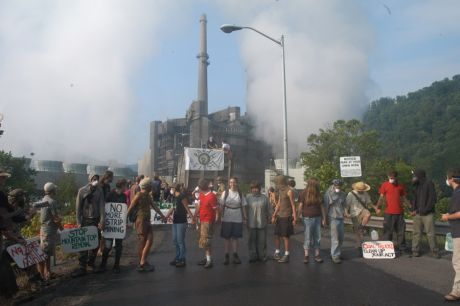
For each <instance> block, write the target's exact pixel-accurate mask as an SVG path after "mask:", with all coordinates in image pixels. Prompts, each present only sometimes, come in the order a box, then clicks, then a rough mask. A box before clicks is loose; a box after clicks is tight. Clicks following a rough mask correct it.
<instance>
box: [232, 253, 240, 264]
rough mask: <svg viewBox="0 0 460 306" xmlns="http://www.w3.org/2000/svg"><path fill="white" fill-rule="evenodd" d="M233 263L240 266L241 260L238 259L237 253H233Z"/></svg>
mask: <svg viewBox="0 0 460 306" xmlns="http://www.w3.org/2000/svg"><path fill="white" fill-rule="evenodd" d="M233 263H234V264H236V265H239V264H241V259H240V257H239V256H238V254H237V253H233Z"/></svg>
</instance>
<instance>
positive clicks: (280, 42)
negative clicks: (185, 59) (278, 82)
mask: <svg viewBox="0 0 460 306" xmlns="http://www.w3.org/2000/svg"><path fill="white" fill-rule="evenodd" d="M220 29H221V30H222V32H224V33H231V32H233V31H239V30H242V29H249V30H252V31H254V32H256V33H258V34H260V35H262V36H263V37H265V38H268V39H270V40H271V41H273V42H274V43H276V44H277V45H279V46H281V49H282V55H283V69H282V75H283V148H284V156H283V161H284V169H283V174H284V175H286V176H288V175H289V167H288V136H287V104H286V68H285V67H286V63H285V55H284V35H281V39H280V40H276V39H274V38H272V37H270V36H268V35H267V34H264V33H262V32H260V31H259V30H256V29H254V28H251V27H242V26H236V25H232V24H224V25H222V26H221V27H220Z"/></svg>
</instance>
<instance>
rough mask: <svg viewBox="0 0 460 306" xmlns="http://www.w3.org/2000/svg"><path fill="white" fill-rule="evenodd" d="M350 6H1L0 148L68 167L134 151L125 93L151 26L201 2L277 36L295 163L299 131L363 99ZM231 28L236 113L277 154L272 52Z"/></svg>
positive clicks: (334, 0)
mask: <svg viewBox="0 0 460 306" xmlns="http://www.w3.org/2000/svg"><path fill="white" fill-rule="evenodd" d="M243 3H244V5H242V4H243ZM360 3H361V1H351V2H349V1H342V0H329V1H324V2H318V1H315V0H289V1H282V0H280V1H266V0H245V1H234V0H221V1H210V0H202V1H168V0H156V1H148V0H130V1H124V0H118V1H117V0H98V1H84V0H81V1H57V0H54V1H51V0H50V1H35V2H31V1H2V2H0V112H2V113H3V114H4V115H5V119H4V122H3V124H4V126H5V127H7V131H6V133H5V135H4V136H2V138H1V141H0V148H1V149H4V150H8V151H9V150H12V151H13V152H21V153H22V154H25V155H27V154H28V152H34V153H36V157H37V158H39V159H59V160H67V161H75V162H80V161H84V162H85V161H89V160H91V159H92V160H94V159H99V160H109V159H118V160H121V161H126V157H127V156H131V157H132V156H137V157H140V156H142V152H135V153H134V154H133V152H130V150H132V148H133V147H135V146H134V145H133V144H134V143H136V142H138V141H139V140H138V139H136V138H137V137H138V135H137V133H136V130H135V129H133V128H132V125H133V124H134V122H135V121H136V120H137V118H138V117H136V113H138V112H139V111H141V110H139V109H138V106H139V105H138V102H136V101H137V100H136V96H135V92H134V89H133V88H134V86H133V84H134V83H135V78H136V77H137V76H136V73H137V72H138V69H139V66H140V65H142V64H143V63H144V61H145V59H146V58H147V57H148V58H151V57H153V56H155V54H156V53H157V51H158V47H159V45H160V43H161V38H162V37H161V36H160V31H164V30H166V28H165V27H163V28H162V25H165V24H167V25H168V27H167V28H168V30H169V31H170V28H171V27H174V26H176V27H177V23H178V22H180V20H181V16H178V14H179V15H180V14H189V13H191V11H192V8H193V6H194V5H203V4H204V5H205V6H210V7H213V8H214V9H216V10H218V11H219V12H220V13H221V14H222V15H224V16H225V17H226V18H228V19H227V20H228V22H234V23H237V24H241V25H248V26H252V27H254V28H257V29H259V30H261V31H263V32H265V33H267V34H268V35H270V36H272V37H274V38H276V39H279V38H280V37H281V34H284V35H285V38H286V73H287V76H286V78H287V104H288V121H289V124H288V130H289V143H290V156H291V158H295V157H297V156H298V153H299V152H300V151H302V150H305V146H306V138H307V136H308V135H309V134H310V133H311V132H315V131H317V130H318V128H319V127H324V126H325V124H327V123H330V122H332V121H334V120H335V119H337V118H349V117H359V115H360V111H361V109H362V107H363V105H365V103H366V97H365V92H366V89H367V88H368V86H369V79H368V54H369V52H370V48H371V46H372V43H373V42H372V35H371V33H370V31H369V29H370V26H369V25H368V24H367V20H366V19H365V18H364V17H363V16H366V13H365V12H364V8H363V7H361V5H360ZM200 13H201V12H200ZM205 13H206V12H205ZM173 17H174V18H173ZM198 18H199V15H197V16H196V20H198ZM208 18H209V19H211V18H213V16H211V15H209V14H208ZM166 21H168V22H166ZM196 24H198V23H196ZM197 27H198V25H197ZM222 35H225V34H223V33H222ZM232 35H239V40H240V42H241V54H242V58H243V61H244V65H245V67H244V68H242V69H245V70H246V71H247V77H248V85H247V108H248V111H249V113H250V114H251V115H252V116H254V118H255V120H256V123H257V133H258V135H259V136H260V137H263V138H264V139H266V140H268V141H269V142H271V143H272V144H274V145H275V149H277V151H278V152H280V150H281V144H282V78H281V48H280V47H279V46H277V45H276V44H274V43H273V42H271V41H269V40H267V39H266V38H264V37H261V36H260V35H258V34H256V33H254V32H252V31H241V32H239V33H234V34H232ZM235 48H237V46H235ZM211 56H212V55H211ZM152 86H155V84H152ZM152 90H155V89H154V88H153V89H152ZM242 90H244V89H242ZM223 94H224V95H225V93H223ZM193 98H194V97H190V100H192V99H193ZM237 103H238V102H237ZM185 107H186V106H185V105H184V111H185ZM152 119H153V118H152ZM158 119H159V118H158ZM163 119H165V118H163ZM147 126H148V124H147V122H145V123H143V124H142V125H141V126H140V127H141V128H144V129H148V127H147ZM143 142H144V143H145V144H146V145H147V140H144V141H143ZM144 149H146V148H144Z"/></svg>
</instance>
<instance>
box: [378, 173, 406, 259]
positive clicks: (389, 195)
mask: <svg viewBox="0 0 460 306" xmlns="http://www.w3.org/2000/svg"><path fill="white" fill-rule="evenodd" d="M379 193H380V197H379V200H378V201H377V209H376V212H377V214H380V207H382V205H383V202H385V201H386V207H385V214H384V216H383V240H387V241H392V240H393V233H395V234H396V246H395V249H397V250H398V251H399V253H400V254H401V253H402V252H404V250H405V248H406V239H405V232H406V221H405V220H404V206H403V203H405V204H406V205H408V206H410V204H409V201H408V200H407V198H406V195H407V193H406V188H405V187H404V185H403V184H401V183H399V182H398V172H396V171H395V170H392V171H389V172H388V181H386V182H384V183H383V184H382V185H381V186H380V189H379Z"/></svg>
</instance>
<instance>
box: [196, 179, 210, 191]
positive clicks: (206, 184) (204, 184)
mask: <svg viewBox="0 0 460 306" xmlns="http://www.w3.org/2000/svg"><path fill="white" fill-rule="evenodd" d="M198 188H200V190H202V191H208V190H209V181H208V180H207V179H205V178H202V179H200V180H199V181H198Z"/></svg>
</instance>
